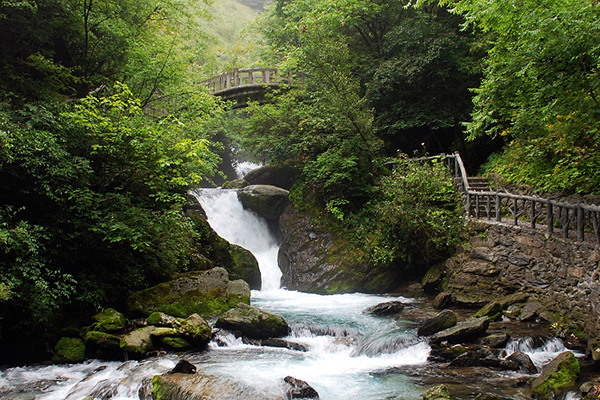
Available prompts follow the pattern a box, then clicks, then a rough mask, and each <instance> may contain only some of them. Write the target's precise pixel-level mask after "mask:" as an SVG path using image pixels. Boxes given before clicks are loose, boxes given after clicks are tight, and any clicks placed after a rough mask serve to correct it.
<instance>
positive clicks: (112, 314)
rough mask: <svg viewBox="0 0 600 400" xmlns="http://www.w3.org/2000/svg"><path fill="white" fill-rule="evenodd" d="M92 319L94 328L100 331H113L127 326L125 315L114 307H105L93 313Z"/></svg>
mask: <svg viewBox="0 0 600 400" xmlns="http://www.w3.org/2000/svg"><path fill="white" fill-rule="evenodd" d="M92 319H93V320H94V321H96V322H95V324H94V325H93V327H94V330H96V331H100V332H114V331H118V330H121V329H124V328H125V327H126V326H127V320H126V319H125V316H124V315H123V314H122V313H120V312H118V311H117V310H115V309H114V308H107V309H105V310H103V311H102V312H99V313H98V314H96V315H94V316H93V317H92Z"/></svg>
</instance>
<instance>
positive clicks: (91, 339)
mask: <svg viewBox="0 0 600 400" xmlns="http://www.w3.org/2000/svg"><path fill="white" fill-rule="evenodd" d="M84 340H85V342H86V343H93V344H94V345H96V346H98V347H103V348H118V347H119V341H120V339H119V338H118V337H116V336H115V335H111V334H110V333H106V332H98V331H90V332H87V333H86V334H85V337H84Z"/></svg>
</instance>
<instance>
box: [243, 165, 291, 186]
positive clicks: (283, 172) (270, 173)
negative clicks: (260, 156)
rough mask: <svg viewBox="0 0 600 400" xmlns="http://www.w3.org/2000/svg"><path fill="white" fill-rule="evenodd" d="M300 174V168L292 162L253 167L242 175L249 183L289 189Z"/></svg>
mask: <svg viewBox="0 0 600 400" xmlns="http://www.w3.org/2000/svg"><path fill="white" fill-rule="evenodd" d="M299 176H300V170H299V169H298V168H296V167H295V166H294V165H293V163H286V164H281V165H268V166H264V167H261V168H257V169H254V170H252V171H250V172H248V173H247V174H246V176H244V180H245V181H247V182H248V183H250V184H251V185H272V186H277V187H279V188H282V189H286V190H290V188H291V187H292V185H293V184H294V182H296V180H297V179H298V177H299Z"/></svg>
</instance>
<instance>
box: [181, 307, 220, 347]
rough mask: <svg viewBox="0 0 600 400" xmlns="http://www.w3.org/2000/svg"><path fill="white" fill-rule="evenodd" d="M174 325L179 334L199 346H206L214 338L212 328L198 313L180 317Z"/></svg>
mask: <svg viewBox="0 0 600 400" xmlns="http://www.w3.org/2000/svg"><path fill="white" fill-rule="evenodd" d="M174 327H175V330H176V331H177V333H178V334H180V335H183V336H184V337H185V338H186V339H188V340H189V341H191V342H192V343H194V345H196V346H198V347H204V346H205V345H207V344H208V342H210V340H211V338H212V328H211V327H210V325H209V324H208V322H206V321H205V320H204V318H202V317H201V316H199V315H198V314H192V315H190V316H189V317H187V318H186V319H178V320H177V321H176V323H175V324H174Z"/></svg>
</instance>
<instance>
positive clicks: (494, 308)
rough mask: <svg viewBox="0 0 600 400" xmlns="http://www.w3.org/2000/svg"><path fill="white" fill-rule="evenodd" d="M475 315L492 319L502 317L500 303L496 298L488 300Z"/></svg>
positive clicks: (496, 319) (495, 319)
mask: <svg viewBox="0 0 600 400" xmlns="http://www.w3.org/2000/svg"><path fill="white" fill-rule="evenodd" d="M475 316H477V317H489V318H490V319H491V320H492V321H499V320H500V319H502V304H500V302H499V301H498V300H494V301H492V302H489V303H488V304H486V305H485V306H483V307H482V308H481V309H480V310H479V311H477V313H476V314H475Z"/></svg>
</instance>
